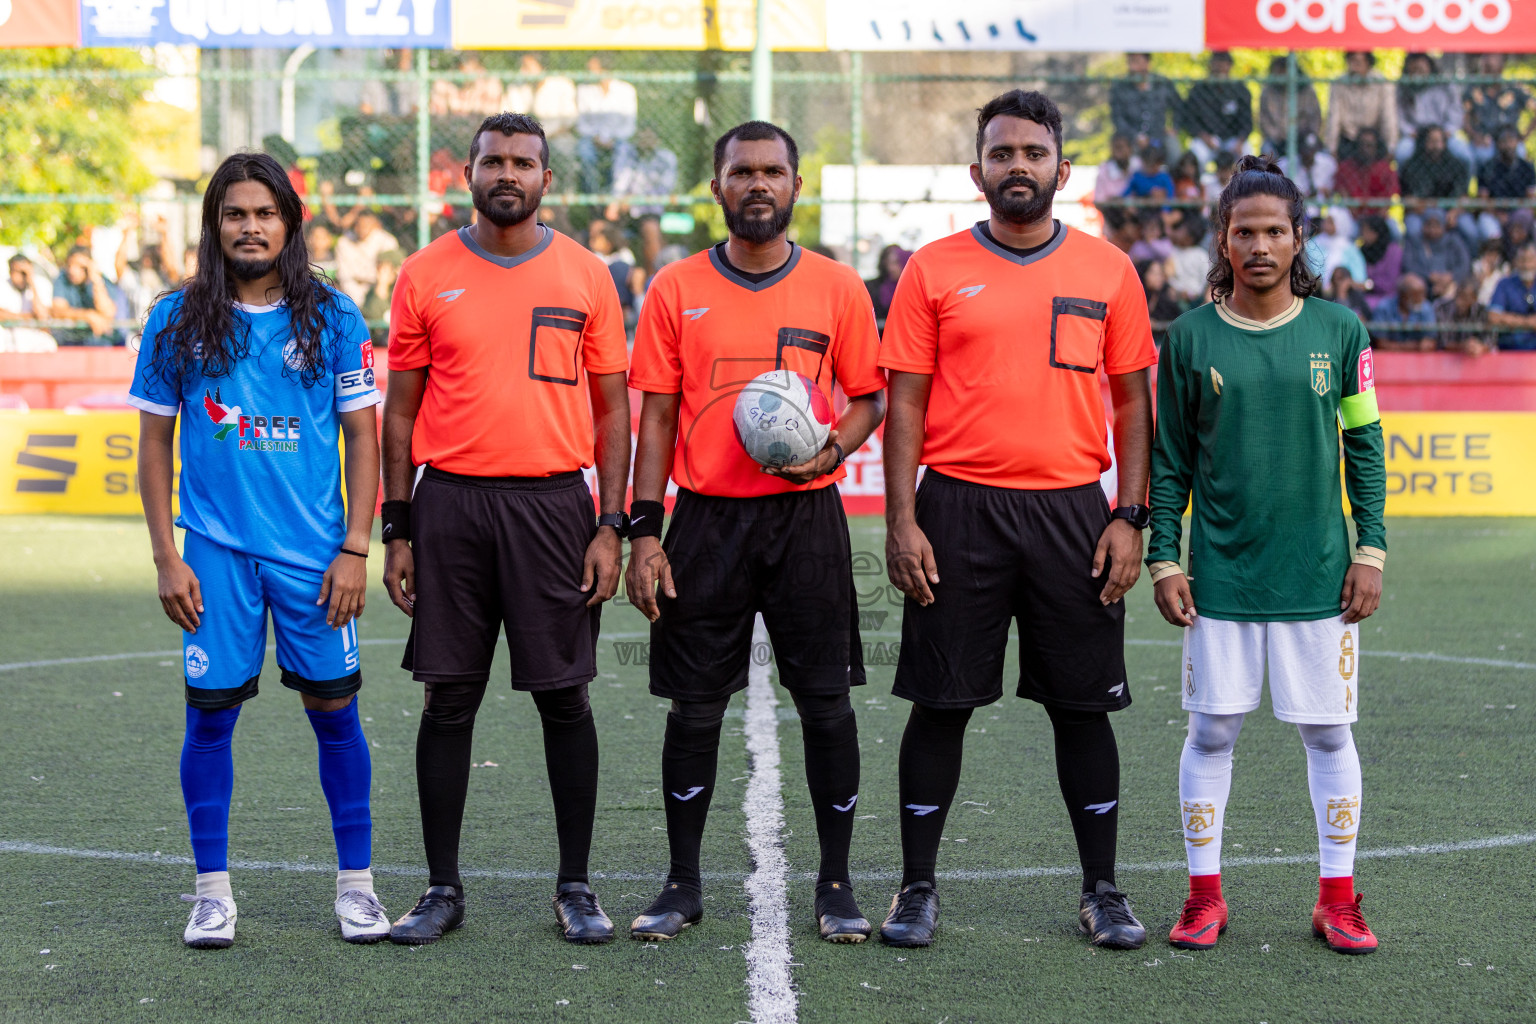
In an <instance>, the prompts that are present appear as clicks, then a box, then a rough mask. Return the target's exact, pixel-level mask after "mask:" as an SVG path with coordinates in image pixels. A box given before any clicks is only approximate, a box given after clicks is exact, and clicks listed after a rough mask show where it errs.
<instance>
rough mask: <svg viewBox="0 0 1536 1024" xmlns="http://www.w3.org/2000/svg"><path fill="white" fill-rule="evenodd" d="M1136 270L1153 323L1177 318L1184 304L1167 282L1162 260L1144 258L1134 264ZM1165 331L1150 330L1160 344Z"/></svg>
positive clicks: (1153, 337) (1166, 321) (1153, 338)
mask: <svg viewBox="0 0 1536 1024" xmlns="http://www.w3.org/2000/svg"><path fill="white" fill-rule="evenodd" d="M1136 272H1137V273H1138V274H1140V275H1141V286H1142V288H1143V289H1144V290H1145V291H1146V293H1147V315H1148V316H1149V317H1151V318H1152V320H1153V322H1154V323H1157V322H1162V323H1164V324H1166V323H1168V322H1170V321H1173V320H1177V319H1178V318H1179V317H1180V316H1181V315H1182V314H1183V312H1184V304H1183V303H1181V302H1180V301H1179V298H1178V296H1177V295H1175V294H1174V291H1173V288H1172V287H1171V286H1170V285H1169V284H1168V267H1167V266H1166V265H1165V264H1164V263H1163V261H1162V260H1144V261H1143V262H1141V263H1138V264H1136ZM1167 333H1168V332H1167V331H1166V330H1165V329H1163V328H1156V329H1154V330H1153V331H1152V340H1153V341H1154V342H1155V343H1157V344H1158V345H1159V346H1161V345H1162V343H1163V338H1164V337H1165V336H1166V335H1167Z"/></svg>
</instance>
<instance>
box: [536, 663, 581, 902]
mask: <svg viewBox="0 0 1536 1024" xmlns="http://www.w3.org/2000/svg"><path fill="white" fill-rule="evenodd" d="M533 702H534V704H535V705H537V707H538V709H539V719H540V721H541V722H542V723H543V725H544V766H545V769H546V770H547V771H548V773H549V793H550V796H551V797H553V798H554V801H555V835H556V837H557V839H558V841H559V844H560V872H559V876H558V877H557V878H556V880H555V884H556V885H562V884H564V883H566V882H585V881H586V880H587V858H588V856H589V854H590V853H591V852H592V820H593V818H595V817H596V815H597V723H596V722H594V721H593V720H592V705H591V704H590V703H588V700H587V684H586V683H582V684H581V685H579V686H568V687H564V688H562V689H559V690H539V691H536V692H535V693H534V694H533Z"/></svg>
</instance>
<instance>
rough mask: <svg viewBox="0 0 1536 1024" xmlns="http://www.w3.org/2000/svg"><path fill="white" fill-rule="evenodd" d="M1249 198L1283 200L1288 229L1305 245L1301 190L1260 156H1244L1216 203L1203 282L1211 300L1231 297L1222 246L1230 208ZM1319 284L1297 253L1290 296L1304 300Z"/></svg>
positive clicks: (1304, 203) (1228, 264)
mask: <svg viewBox="0 0 1536 1024" xmlns="http://www.w3.org/2000/svg"><path fill="white" fill-rule="evenodd" d="M1250 196H1274V197H1275V198H1276V199H1281V200H1284V201H1285V205H1286V213H1287V215H1288V216H1289V218H1290V221H1291V230H1292V231H1294V232H1295V233H1296V236H1297V237H1298V238H1300V239H1301V241H1302V243H1303V244H1305V242H1306V238H1307V236H1306V220H1305V218H1306V207H1307V201H1306V197H1305V196H1303V195H1302V194H1301V189H1300V188H1298V187H1297V186H1296V183H1295V182H1294V181H1292V180H1291V179H1290V178H1287V177H1286V176H1285V174H1284V172H1282V171H1281V170H1280V166H1279V165H1278V164H1275V163H1273V162H1271V161H1270V160H1269V159H1268V158H1266V157H1262V156H1245V157H1243V158H1242V159H1241V160H1239V161H1238V162H1237V171H1236V173H1234V174H1233V175H1232V180H1231V181H1229V182H1227V187H1226V188H1224V189H1222V190H1221V198H1219V199H1217V200H1216V223H1215V224H1214V225H1213V227H1214V232H1213V240H1212V242H1211V271H1210V273H1208V274H1206V276H1205V279H1206V280H1207V281H1208V282H1210V285H1211V297H1212V298H1214V299H1224V298H1227V297H1228V296H1230V295H1231V294H1232V288H1233V284H1234V280H1235V278H1234V276H1233V273H1232V260H1231V259H1229V258H1228V256H1227V254H1226V251H1225V250H1224V249H1223V247H1222V243H1223V242H1225V241H1226V237H1227V225H1228V224H1230V223H1231V221H1232V208H1233V207H1234V206H1236V205H1237V204H1238V201H1239V200H1242V199H1247V198H1248V197H1250ZM1322 287H1323V284H1322V281H1320V280H1319V279H1318V276H1317V275H1316V274H1314V273H1312V268H1311V267H1309V266H1307V259H1306V253H1305V251H1301V252H1297V253H1296V258H1295V259H1293V260H1291V293H1292V294H1293V295H1299V296H1301V297H1302V298H1306V297H1307V296H1309V295H1316V294H1317V293H1318V292H1320V291H1322Z"/></svg>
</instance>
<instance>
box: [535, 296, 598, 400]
mask: <svg viewBox="0 0 1536 1024" xmlns="http://www.w3.org/2000/svg"><path fill="white" fill-rule="evenodd" d="M586 328H587V314H585V313H583V312H582V311H581V310H579V309H566V308H564V307H562V306H535V307H533V326H532V327H531V328H530V329H529V333H528V376H529V378H530V379H532V380H542V381H544V382H545V383H548V384H568V385H570V386H571V387H575V386H576V385H577V384H578V383H579V382H580V380H581V375H580V374H579V373H578V366H579V363H578V360H579V359H580V358H581V335H582V332H583V331H585V330H586Z"/></svg>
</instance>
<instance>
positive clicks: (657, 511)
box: [629, 501, 667, 540]
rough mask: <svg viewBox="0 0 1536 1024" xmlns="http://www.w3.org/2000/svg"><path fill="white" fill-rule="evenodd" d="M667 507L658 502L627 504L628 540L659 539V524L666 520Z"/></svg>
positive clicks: (633, 502)
mask: <svg viewBox="0 0 1536 1024" xmlns="http://www.w3.org/2000/svg"><path fill="white" fill-rule="evenodd" d="M666 515H667V507H666V506H665V505H663V504H662V503H661V502H659V501H632V502H630V503H629V539H630V540H634V539H635V538H637V537H660V536H661V523H662V520H663V519H665V518H666Z"/></svg>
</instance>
